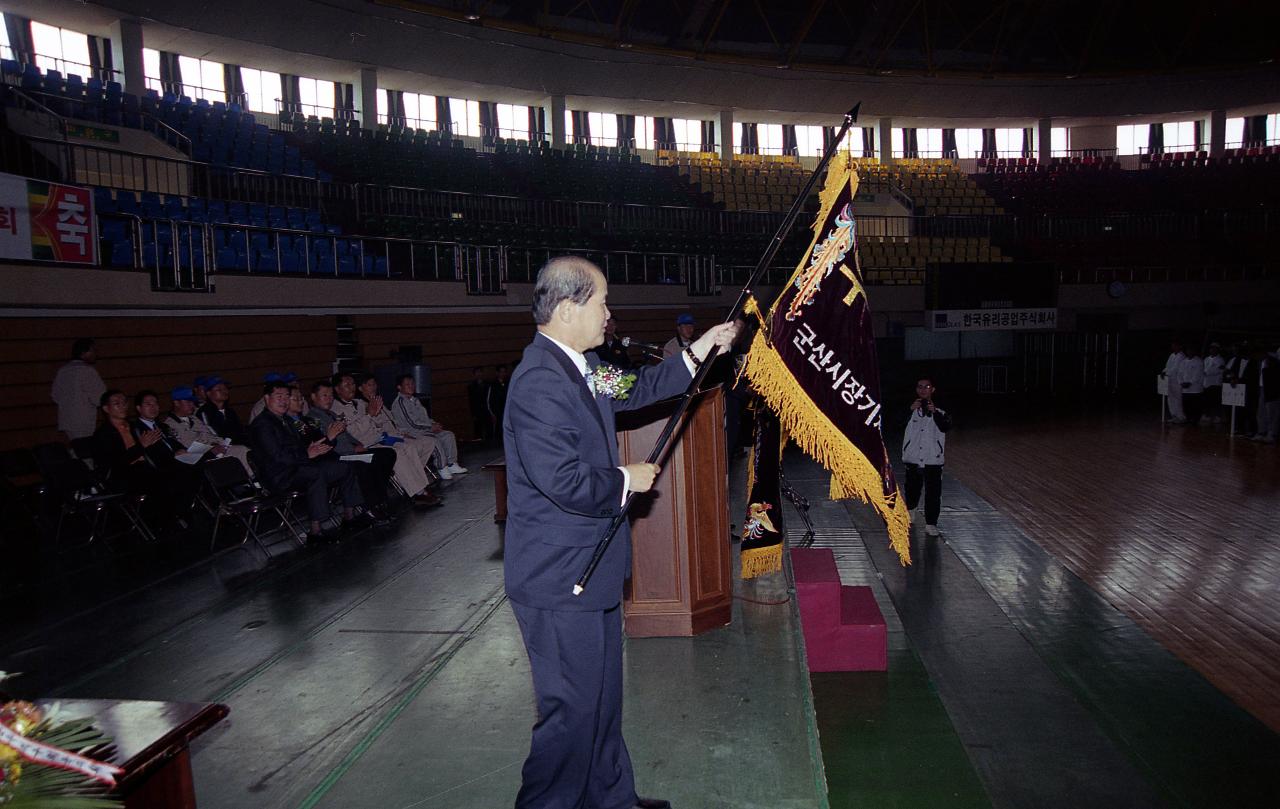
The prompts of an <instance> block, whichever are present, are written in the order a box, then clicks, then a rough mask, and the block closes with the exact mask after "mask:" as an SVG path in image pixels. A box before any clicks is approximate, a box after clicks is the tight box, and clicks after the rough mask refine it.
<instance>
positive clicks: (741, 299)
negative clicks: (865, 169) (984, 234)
mask: <svg viewBox="0 0 1280 809" xmlns="http://www.w3.org/2000/svg"><path fill="white" fill-rule="evenodd" d="M861 106H862V102H861V101H859V102H858V103H857V104H854V105H853V109H851V110H849V111H848V112H846V113H845V115H844V124H843V125H841V127H840V131H839V132H837V133H836V136H835V138H833V139H832V141H831V143H830V144H829V145H828V146H827V149H826V152H825V153H824V154H823V155H822V160H820V161H819V162H818V167H817V168H815V169H814V170H813V173H812V174H810V175H809V179H808V180H807V181H806V182H805V184H804V188H802V189H800V194H799V195H798V196H797V197H796V198H795V200H793V201H792V203H791V210H789V211H787V216H786V218H785V219H783V220H782V224H781V225H779V226H778V230H777V232H776V233H774V234H773V240H772V241H771V242H769V246H768V247H767V248H765V251H764V255H762V256H761V257H760V260H759V261H758V262H757V263H756V268H755V271H753V272H752V273H751V277H750V278H748V279H747V283H746V285H745V286H743V287H742V292H740V293H739V294H738V300H737V302H736V303H734V304H733V308H732V309H730V310H729V314H728V316H726V317H725V319H724V322H725V323H731V322H733V321H734V320H735V319H736V318H737V317H738V315H739V314H740V313H741V312H742V309H743V307H744V306H746V303H747V299H748V298H749V297H751V291H752V290H751V288H752V287H753V286H755V284H756V282H757V281H759V280H760V278H761V276H763V275H764V274H765V271H766V270H768V269H769V264H770V263H771V262H772V261H773V257H774V256H776V255H777V254H778V250H779V248H781V247H782V241H783V239H785V238H786V237H787V231H789V230H791V226H792V225H793V224H795V221H796V218H797V217H798V216H799V215H800V208H801V207H802V206H803V205H804V201H805V200H806V199H808V198H809V194H810V192H812V191H813V186H814V185H815V184H817V182H818V177H820V176H821V175H822V172H823V170H825V169H826V167H827V164H828V163H830V162H831V158H832V157H834V156H835V153H836V151H837V150H838V149H839V148H840V143H841V141H843V140H844V136H845V134H846V133H848V131H849V128H850V127H852V126H853V125H854V123H855V122H856V121H857V120H858V109H859V108H860V107H861ZM719 352H720V349H719V347H718V346H715V345H713V346H711V351H709V352H708V353H707V356H706V358H705V359H703V360H702V363H701V364H700V365H699V366H698V368H697V371H696V372H695V373H694V375H693V379H692V380H691V381H690V382H689V387H688V388H686V389H685V392H684V393H683V394H681V397H680V405H679V406H678V407H677V408H676V412H675V413H672V414H671V417H670V418H669V419H667V424H666V426H665V427H663V428H662V434H661V435H659V436H658V440H657V442H656V443H655V444H654V445H653V449H652V450H650V451H649V457H648V458H647V459H646V463H653V464H656V463H658V462H659V461H660V460H661V459H662V458H663V457H664V456H665V455H666V454H667V450H669V449H670V448H671V446H670V445H671V442H672V440H673V439H674V437H675V434H676V431H677V429H678V428H679V427H680V423H681V422H682V421H683V419H684V414H685V413H687V412H688V411H689V404H690V403H691V402H692V401H693V397H694V394H696V393H697V392H698V389H699V388H701V387H702V380H703V379H705V378H706V376H707V372H708V371H710V370H711V364H712V363H713V362H715V359H716V355H717V354H718V353H719ZM634 495H635V492H627V497H626V499H625V500H624V501H623V502H622V508H620V509H618V512H617V513H616V514H614V515H613V519H612V520H611V521H610V522H609V528H608V530H606V531H605V534H604V536H602V537H601V538H600V541H599V542H597V543H596V548H595V551H594V552H593V553H592V554H591V561H590V562H588V563H587V568H586V570H584V571H582V575H581V576H579V577H578V581H577V583H576V584H574V585H573V594H574V595H575V596H576V595H581V594H582V591H583V590H585V589H586V588H587V582H589V581H590V580H591V574H593V573H595V572H596V567H597V566H598V565H599V564H600V560H601V559H603V558H604V553H605V551H607V550H608V549H609V544H610V543H611V542H613V536H614V534H616V533H618V529H619V528H621V527H622V521H623V520H625V519H626V518H627V508H628V507H630V505H631V501H632V500H633V499H634Z"/></svg>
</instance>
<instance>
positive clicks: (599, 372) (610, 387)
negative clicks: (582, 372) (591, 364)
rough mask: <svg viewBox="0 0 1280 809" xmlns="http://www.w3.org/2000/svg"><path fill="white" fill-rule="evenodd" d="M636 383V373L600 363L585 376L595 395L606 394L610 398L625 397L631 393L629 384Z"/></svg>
mask: <svg viewBox="0 0 1280 809" xmlns="http://www.w3.org/2000/svg"><path fill="white" fill-rule="evenodd" d="M635 383H636V375H635V374H629V373H627V372H626V371H624V370H622V369H621V368H619V367H617V366H616V365H608V364H605V363H601V364H600V365H597V366H596V367H595V370H594V371H592V372H591V373H590V374H589V375H588V376H587V385H588V387H590V388H591V392H592V393H594V394H595V395H596V396H608V397H609V398H610V399H626V398H627V397H628V396H630V395H631V386H632V385H634V384H635Z"/></svg>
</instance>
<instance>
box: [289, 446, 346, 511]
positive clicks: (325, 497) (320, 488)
mask: <svg viewBox="0 0 1280 809" xmlns="http://www.w3.org/2000/svg"><path fill="white" fill-rule="evenodd" d="M352 466H353V464H351V463H346V462H344V461H339V460H338V459H337V458H331V457H320V458H315V459H314V460H311V461H308V462H307V463H305V464H302V465H301V466H299V467H298V468H296V469H294V470H293V478H292V481H291V483H290V485H289V486H288V487H286V488H291V489H297V490H298V491H300V492H302V493H303V495H305V496H306V498H307V516H308V517H310V518H311V519H313V520H315V521H317V522H319V521H321V520H324V519H327V518H328V517H329V487H330V486H336V487H337V488H338V492H339V494H340V495H341V497H342V505H344V506H347V507H348V508H351V507H354V506H358V505H361V504H362V503H363V502H364V499H363V498H362V497H361V496H360V485H359V483H358V482H357V480H356V473H355V470H354V469H352V468H351V467H352Z"/></svg>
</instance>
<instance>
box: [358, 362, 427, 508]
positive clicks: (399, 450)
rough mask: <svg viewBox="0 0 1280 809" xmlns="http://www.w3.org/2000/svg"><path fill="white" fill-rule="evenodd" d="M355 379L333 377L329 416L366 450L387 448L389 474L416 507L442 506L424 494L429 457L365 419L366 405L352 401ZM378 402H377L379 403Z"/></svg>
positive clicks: (368, 418) (425, 491)
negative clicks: (342, 422) (391, 460)
mask: <svg viewBox="0 0 1280 809" xmlns="http://www.w3.org/2000/svg"><path fill="white" fill-rule="evenodd" d="M356 390H357V389H356V378H355V376H354V375H353V374H349V373H339V374H336V375H335V376H334V377H333V393H334V399H333V412H334V413H336V414H337V415H339V416H341V417H342V418H343V419H344V420H345V421H346V424H347V435H349V436H351V437H352V438H354V439H355V440H356V441H359V442H360V443H361V444H363V445H364V446H366V447H375V448H377V447H384V446H389V447H390V448H391V451H392V452H394V453H395V466H394V467H392V470H391V474H392V477H394V478H395V481H396V484H397V485H399V487H400V488H401V489H403V490H404V493H405V494H407V495H409V497H410V499H412V500H413V504H414V505H416V506H439V505H442V502H441V500H440V498H438V497H436V496H435V495H434V494H432V493H431V492H429V491H427V486H428V485H429V484H430V480H429V479H428V478H427V473H426V470H425V466H426V461H427V460H428V459H429V458H430V457H431V456H430V454H428V455H427V456H426V457H419V451H418V447H417V445H410V444H408V443H407V442H405V441H404V440H402V439H399V438H397V437H396V436H392V435H387V434H386V433H385V432H384V431H383V430H380V429H378V426H377V425H376V424H374V421H373V418H372V417H370V416H369V404H368V403H367V402H365V401H363V400H362V399H358V398H356ZM379 401H381V400H379Z"/></svg>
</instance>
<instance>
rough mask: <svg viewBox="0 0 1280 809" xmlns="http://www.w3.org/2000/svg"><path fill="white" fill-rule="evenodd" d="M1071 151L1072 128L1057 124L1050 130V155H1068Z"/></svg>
mask: <svg viewBox="0 0 1280 809" xmlns="http://www.w3.org/2000/svg"><path fill="white" fill-rule="evenodd" d="M1070 153H1071V130H1070V129H1067V128H1066V127H1065V126H1055V127H1053V128H1052V129H1050V130H1049V155H1050V156H1051V157H1066V156H1067V155H1069V154H1070Z"/></svg>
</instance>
